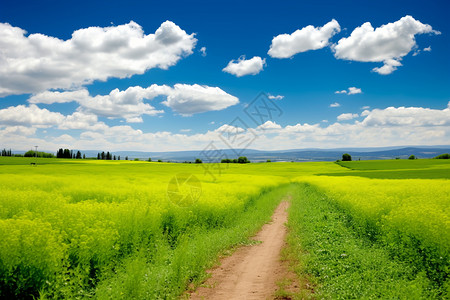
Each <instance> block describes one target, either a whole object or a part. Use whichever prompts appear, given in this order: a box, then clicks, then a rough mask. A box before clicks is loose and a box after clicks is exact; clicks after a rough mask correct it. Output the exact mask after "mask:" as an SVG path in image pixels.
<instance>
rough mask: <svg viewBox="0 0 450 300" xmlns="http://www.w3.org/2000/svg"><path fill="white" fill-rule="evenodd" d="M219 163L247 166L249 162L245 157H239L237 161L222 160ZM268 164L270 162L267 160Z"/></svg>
mask: <svg viewBox="0 0 450 300" xmlns="http://www.w3.org/2000/svg"><path fill="white" fill-rule="evenodd" d="M220 162H221V163H226V164H230V163H232V164H248V163H250V161H249V160H248V159H247V157H245V156H241V157H239V158H238V159H236V158H235V159H229V158H225V159H222V160H221V161H220ZM268 162H270V159H269V160H268Z"/></svg>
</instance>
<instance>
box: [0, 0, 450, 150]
mask: <svg viewBox="0 0 450 300" xmlns="http://www.w3.org/2000/svg"><path fill="white" fill-rule="evenodd" d="M449 9H450V4H448V2H447V1H428V2H427V3H425V2H423V1H396V2H395V3H393V2H392V1H376V2H373V3H370V4H361V1H341V2H340V3H337V2H336V1H320V4H319V3H314V2H311V1H308V2H307V3H306V1H305V3H303V2H302V1H283V2H281V3H279V2H275V1H254V2H245V3H242V2H240V1H189V2H186V1H180V2H170V3H169V2H162V1H157V2H153V1H127V2H123V1H89V2H87V1H43V2H42V1H41V2H39V3H38V2H36V1H25V2H20V3H17V2H13V1H11V2H10V3H5V2H3V3H2V4H0V25H1V26H0V147H2V148H3V147H7V148H12V149H16V150H27V149H30V148H31V147H32V146H34V145H39V146H40V148H41V149H46V150H52V151H53V150H55V149H57V148H59V147H69V148H75V149H104V150H111V151H117V150H142V151H159V150H161V151H164V150H188V149H189V150H201V149H203V148H204V147H205V146H206V145H208V143H210V142H214V143H216V144H217V147H219V148H226V147H230V144H229V143H224V138H223V137H224V136H225V134H226V135H227V136H228V137H229V136H230V135H239V136H241V137H245V136H247V137H251V136H257V138H256V139H254V141H252V143H251V144H249V145H248V147H249V148H255V149H297V148H308V147H318V148H330V147H346V146H348V147H365V146H396V145H438V144H439V145H448V144H450V143H449V141H450V107H449V102H450V91H449V82H450V58H449V56H448V53H450V39H449V37H448V34H449V32H450V24H449V23H448V21H447V20H446V18H447V14H448V11H449ZM166 21H170V22H166ZM130 22H134V23H130ZM158 30H159V31H158ZM24 31H26V33H25V32H24ZM155 32H156V36H158V37H157V38H156V40H155V41H153V40H151V39H152V38H153V37H154V36H153V35H154V34H155ZM158 32H159V33H158ZM37 34H38V35H37ZM155 49H156V50H155ZM202 49H204V51H202ZM227 66H229V67H228V68H226V67H227ZM152 85H153V86H152ZM151 86H152V87H151ZM149 87H151V88H149ZM115 89H118V91H117V93H115V94H114V93H112V91H113V90H115ZM127 89H128V90H127ZM344 90H345V92H342V91H344ZM123 91H128V92H123ZM260 92H264V93H266V94H267V95H272V96H280V97H278V98H282V99H271V100H270V101H271V102H272V103H273V104H274V105H276V106H277V108H279V109H280V110H281V111H282V114H281V115H279V114H276V115H273V116H271V117H270V118H266V119H264V120H263V121H262V122H260V123H254V122H252V121H251V119H250V118H249V116H248V115H246V114H245V111H244V109H245V107H246V106H247V105H249V103H251V102H252V101H253V99H255V97H256V96H258V95H259V93H260ZM336 92H340V93H336ZM236 118H239V120H244V121H245V123H246V124H245V126H244V125H242V124H240V125H239V124H237V123H236V122H233V121H234V120H236ZM225 142H226V141H225ZM231 146H236V145H231Z"/></svg>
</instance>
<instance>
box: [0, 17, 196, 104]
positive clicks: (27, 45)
mask: <svg viewBox="0 0 450 300" xmlns="http://www.w3.org/2000/svg"><path fill="white" fill-rule="evenodd" d="M196 42H197V40H196V39H195V38H194V34H187V33H186V32H185V31H184V30H182V29H181V28H180V27H179V26H177V25H176V24H174V23H173V22H171V21H166V22H164V23H162V24H161V26H160V27H159V28H158V29H157V30H156V32H155V33H153V34H148V35H146V34H144V30H143V29H142V27H141V26H140V25H139V24H137V23H135V22H133V21H131V22H130V23H128V24H124V25H119V26H110V27H104V28H101V27H89V28H84V29H79V30H77V31H75V32H73V34H72V37H71V38H70V39H68V40H61V39H58V38H55V37H51V36H47V35H44V34H39V33H36V34H29V35H27V33H26V31H25V30H23V29H21V28H19V27H14V26H12V25H10V24H8V23H0V49H2V51H0V66H1V67H0V97H4V96H7V95H11V94H24V93H38V92H42V91H44V90H49V89H71V88H74V87H79V86H82V85H85V84H89V83H92V82H93V81H94V80H101V81H105V80H107V79H108V78H111V77H116V78H125V77H130V76H132V75H134V74H143V73H144V72H145V71H147V70H149V69H152V68H161V69H167V68H169V67H170V66H173V65H175V64H176V63H177V62H178V61H179V60H180V59H181V58H182V57H184V56H187V55H190V54H191V53H192V50H193V48H194V47H195V44H196Z"/></svg>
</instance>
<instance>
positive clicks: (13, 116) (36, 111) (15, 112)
mask: <svg viewBox="0 0 450 300" xmlns="http://www.w3.org/2000/svg"><path fill="white" fill-rule="evenodd" d="M64 119H65V117H64V115H62V114H60V113H59V112H51V111H49V110H47V109H45V108H44V109H41V108H39V107H37V106H36V105H34V104H31V105H30V106H25V105H18V106H10V107H8V108H4V109H0V124H1V125H8V126H32V125H33V126H35V127H41V128H44V127H50V126H52V125H55V124H59V123H61V122H62V121H63V120H64Z"/></svg>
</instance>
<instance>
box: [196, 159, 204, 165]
mask: <svg viewBox="0 0 450 300" xmlns="http://www.w3.org/2000/svg"><path fill="white" fill-rule="evenodd" d="M195 163H196V164H201V163H203V162H202V160H201V159H200V158H196V159H195Z"/></svg>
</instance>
